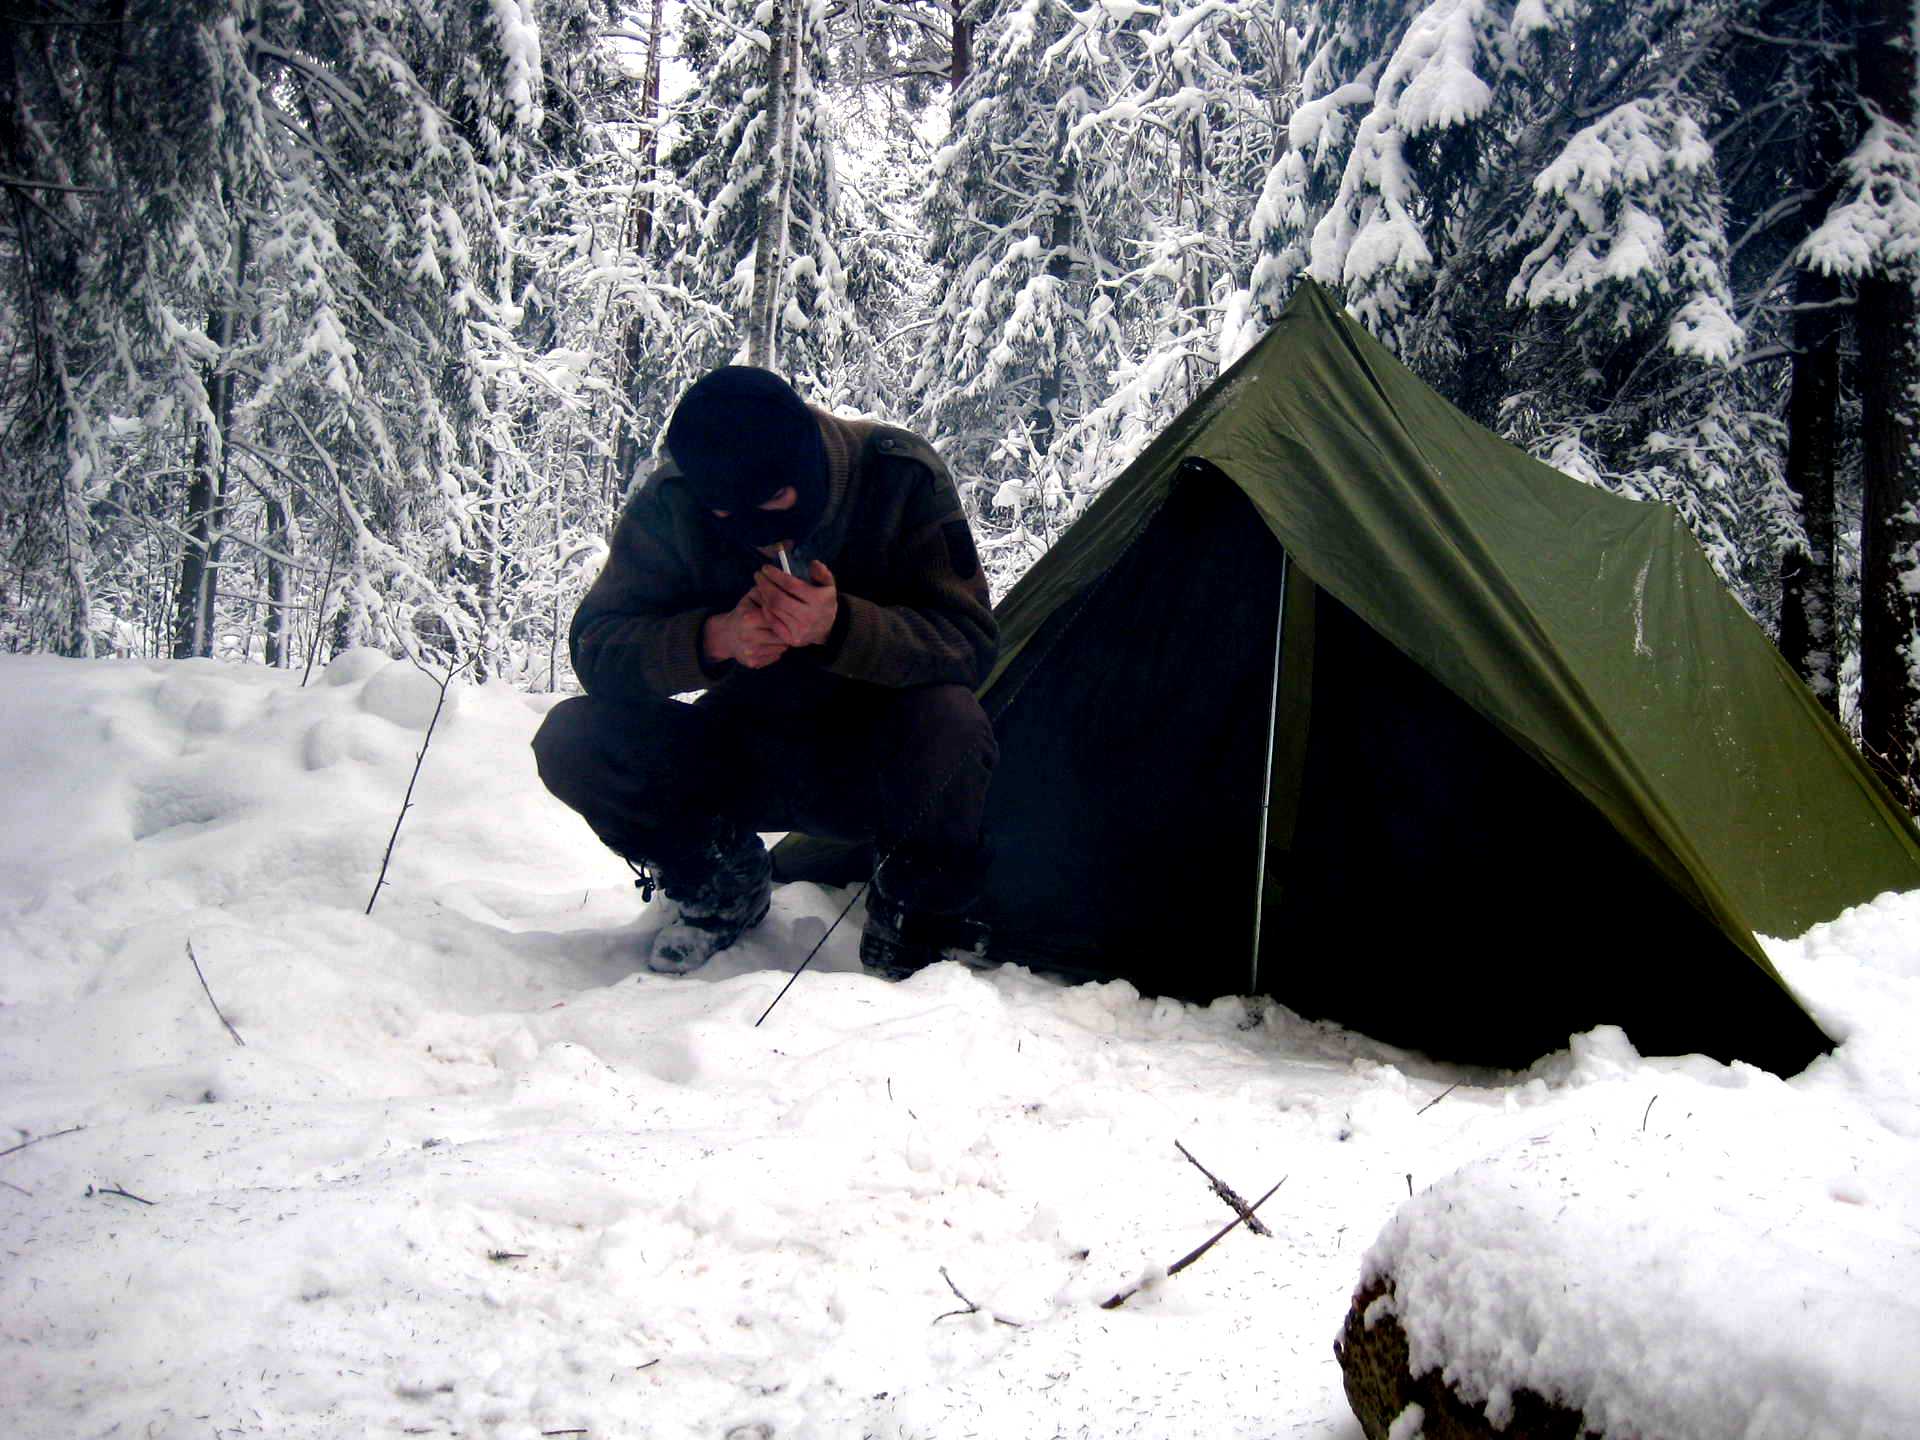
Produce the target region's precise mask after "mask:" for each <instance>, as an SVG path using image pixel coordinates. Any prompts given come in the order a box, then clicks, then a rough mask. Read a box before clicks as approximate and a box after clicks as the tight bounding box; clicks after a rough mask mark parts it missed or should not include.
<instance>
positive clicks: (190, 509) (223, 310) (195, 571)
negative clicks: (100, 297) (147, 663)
mask: <svg viewBox="0 0 1920 1440" xmlns="http://www.w3.org/2000/svg"><path fill="white" fill-rule="evenodd" d="M249 243H250V230H249V227H248V226H247V224H246V223H245V222H244V221H243V222H242V223H241V225H240V227H239V231H238V233H237V234H236V235H235V236H234V244H233V277H232V280H233V288H232V289H231V290H230V291H229V292H228V293H227V296H226V298H225V301H224V303H223V304H222V305H221V306H220V308H219V309H218V310H215V311H214V312H213V313H212V314H211V315H210V316H208V321H207V328H208V329H210V330H212V331H213V332H214V336H215V339H216V340H217V341H218V342H219V346H220V354H219V355H218V356H217V357H216V358H215V359H214V361H213V363H212V364H210V365H209V366H208V367H207V379H206V387H207V401H208V404H209V407H210V408H211V409H212V411H213V423H212V424H211V425H206V424H203V425H202V426H201V427H200V431H199V434H198V435H197V436H196V437H195V439H194V443H193V479H192V480H191V481H190V482H188V485H187V525H186V529H187V533H188V535H189V536H191V537H192V538H191V540H190V541H189V542H188V544H187V547H186V549H185V550H183V551H182V552H181V555H180V584H179V588H178V589H177V590H176V591H175V592H174V619H173V658H174V659H176V660H191V659H195V658H198V657H204V656H208V655H211V654H212V653H213V612H214V603H213V602H214V596H215V593H216V591H217V589H218V584H219V580H218V576H219V567H220V530H221V526H222V524H223V521H222V519H221V514H220V512H221V509H222V507H223V506H224V505H225V503H226V493H225V492H226V469H227V431H228V428H229V426H230V425H231V424H232V421H233V371H232V370H231V369H230V368H229V367H230V365H231V362H232V359H233V336H234V328H235V324H236V321H237V316H238V311H239V308H240V303H241V297H242V296H243V295H244V294H245V293H246V281H247V258H248V256H247V251H248V246H249Z"/></svg>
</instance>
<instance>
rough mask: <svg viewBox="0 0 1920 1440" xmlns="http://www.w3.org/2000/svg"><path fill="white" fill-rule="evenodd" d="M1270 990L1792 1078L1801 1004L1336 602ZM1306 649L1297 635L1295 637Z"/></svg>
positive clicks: (1322, 1003) (1499, 1058)
mask: <svg viewBox="0 0 1920 1440" xmlns="http://www.w3.org/2000/svg"><path fill="white" fill-rule="evenodd" d="M1314 614H1315V623H1314V630H1315V644H1314V650H1315V663H1314V667H1313V696H1312V703H1313V717H1312V723H1311V727H1310V731H1309V736H1308V741H1307V752H1306V757H1305V767H1304V785H1303V789H1302V793H1301V796H1300V812H1299V818H1298V823H1297V825H1296V829H1295V834H1294V840H1293V844H1292V846H1291V847H1290V851H1289V856H1288V869H1287V873H1286V884H1285V886H1284V887H1283V888H1282V890H1281V894H1280V897H1279V902H1278V904H1277V905H1276V906H1274V908H1273V909H1271V910H1270V911H1269V913H1268V925H1269V926H1270V927H1271V928H1272V934H1273V938H1271V939H1270V940H1269V941H1268V943H1267V944H1266V945H1265V946H1264V947H1263V949H1264V953H1263V955H1262V957H1261V958H1262V961H1263V964H1262V971H1261V978H1262V980H1263V982H1264V983H1265V985H1266V986H1267V987H1268V988H1269V990H1270V991H1271V992H1272V993H1273V994H1274V995H1276V996H1278V997H1281V998H1282V999H1284V1000H1285V1002H1286V1003H1287V1004H1288V1005H1290V1006H1292V1007H1293V1008H1294V1009H1297V1010H1299V1011H1300V1012H1302V1013H1303V1014H1305V1015H1308V1016H1312V1017H1316V1018H1325V1019H1332V1020H1337V1021H1339V1022H1340V1023H1342V1024H1344V1025H1348V1026H1351V1027H1353V1028H1354V1029H1357V1030H1362V1031H1365V1032H1366V1033H1367V1034H1369V1035H1373V1036H1376V1037H1377V1038H1379V1039H1382V1040H1387V1041H1390V1042H1394V1043H1398V1044H1403V1045H1408V1046H1412V1047H1414V1048H1417V1049H1421V1050H1425V1051H1427V1052H1429V1053H1431V1054H1434V1055H1437V1056H1442V1057H1447V1058H1461V1059H1468V1058H1470V1059H1474V1060H1477V1061H1480V1062H1482V1063H1492V1064H1504V1065H1512V1066H1522V1065H1525V1064H1527V1063H1528V1062H1529V1061H1531V1060H1532V1059H1534V1058H1535V1057H1537V1056H1539V1055H1541V1054H1543V1053H1545V1052H1546V1051H1549V1050H1553V1049H1557V1048H1559V1047H1560V1046H1563V1045H1565V1044H1566V1041H1567V1036H1568V1035H1570V1034H1572V1033H1575V1032H1577V1031H1581V1030H1586V1029H1590V1028H1592V1027H1593V1026H1595V1025H1602V1024H1610V1025H1619V1026H1622V1027H1623V1028H1625V1029H1626V1030H1627V1032H1628V1034H1629V1035H1630V1036H1631V1037H1632V1039H1633V1041H1634V1043H1635V1044H1636V1045H1637V1046H1639V1047H1640V1048H1641V1049H1642V1050H1643V1051H1646V1052H1647V1053H1649V1054H1684V1053H1688V1052H1692V1051H1699V1052H1704V1053H1706V1054H1709V1055H1713V1056H1716V1057H1717V1058H1720V1059H1723V1060H1724V1059H1731V1058H1734V1057H1736V1056H1737V1057H1739V1058H1743V1059H1747V1060H1750V1061H1753V1062H1754V1063H1756V1064H1761V1065H1766V1066H1768V1067H1769V1068H1773V1069H1777V1070H1780V1071H1782V1072H1783V1073H1791V1072H1792V1071H1794V1070H1798V1069H1800V1068H1801V1067H1802V1066H1804V1065H1806V1064H1807V1063H1808V1062H1809V1061H1810V1060H1812V1059H1813V1058H1814V1057H1815V1056H1816V1055H1818V1054H1819V1053H1820V1052H1821V1051H1822V1050H1823V1049H1824V1048H1825V1045H1826V1039H1825V1037H1824V1036H1823V1035H1822V1034H1821V1033H1820V1031H1819V1029H1818V1028H1817V1027H1816V1026H1815V1025H1814V1024H1813V1022H1812V1020H1811V1019H1809V1018H1808V1016H1807V1015H1806V1013H1805V1012H1804V1011H1802V1010H1801V1009H1800V1007H1799V1006H1797V1005H1796V1004H1794V1002H1793V1000H1792V999H1791V998H1790V997H1789V996H1788V995H1787V993H1786V992H1785V991H1784V990H1782V989H1781V988H1780V987H1779V986H1777V985H1775V984H1774V983H1773V981H1772V980H1771V979H1770V978H1769V977H1768V976H1767V975H1766V974H1765V973H1764V972H1763V971H1761V970H1760V969H1759V968H1758V967H1757V966H1755V965H1753V964H1752V963H1750V962H1749V961H1748V960H1747V959H1746V957H1745V955H1744V954H1743V953H1742V952H1741V951H1740V950H1739V949H1738V947H1736V946H1735V945H1734V943H1733V942H1732V941H1731V940H1730V939H1729V938H1728V937H1727V936H1726V935H1725V934H1724V933H1723V932H1722V931H1721V930H1720V929H1719V928H1718V927H1717V926H1715V925H1714V924H1713V923H1712V922H1711V921H1710V920H1708V919H1707V918H1706V916H1705V915H1703V914H1702V913H1701V912H1700V911H1698V910H1696V909H1694V907H1693V906H1692V905H1690V904H1688V903H1687V901H1686V900H1684V899H1683V898H1682V897H1681V896H1680V895H1679V894H1678V892H1676V891H1675V890H1674V889H1673V888H1672V887H1671V886H1670V885H1668V884H1667V883H1666V882H1665V880H1664V879H1663V878H1662V877H1661V876H1660V875H1659V874H1658V873H1657V872H1656V871H1655V870H1654V868H1653V866H1652V865H1651V864H1650V863H1649V862H1648V861H1647V860H1646V859H1645V858H1644V857H1643V856H1641V855H1640V854H1639V853H1638V852H1637V851H1636V850H1635V849H1634V848H1633V847H1632V846H1631V845H1629V844H1628V843H1627V842H1626V841H1625V840H1623V839H1622V838H1621V837H1620V836H1619V835H1618V834H1617V833H1616V832H1615V831H1614V829H1613V827H1612V826H1611V825H1609V824H1608V823H1607V822H1606V820H1605V818H1604V817H1603V816H1601V815H1600V814H1599V813H1598V812H1597V811H1595V810H1593V809H1592V808H1591V807H1590V806H1589V805H1587V804H1586V803H1585V802H1584V801H1583V800H1582V799H1581V798H1580V797H1579V796H1578V795H1577V794H1576V793H1575V792H1574V790H1573V789H1572V787H1570V786H1569V785H1567V784H1566V782H1565V781H1563V780H1561V779H1560V777H1559V776H1557V775H1555V774H1554V773H1553V772H1552V771H1550V770H1548V769H1547V768H1546V767H1545V766H1544V765H1542V764H1540V763H1539V762H1538V761H1537V760H1536V759H1534V758H1533V756H1531V755H1529V754H1528V753H1527V752H1526V751H1525V750H1523V749H1522V748H1521V747H1520V746H1519V745H1517V744H1515V743H1514V742H1513V740H1512V739H1510V738H1509V737H1508V736H1507V735H1505V734H1504V733H1503V732H1502V731H1500V730H1499V729H1498V728H1497V727H1496V726H1494V725H1493V724H1492V723H1491V722H1490V721H1488V720H1486V719H1485V718H1484V717H1483V716H1481V715H1480V714H1479V713H1478V712H1477V711H1475V710H1474V709H1473V708H1472V707H1471V706H1469V705H1468V704H1467V703H1466V702H1465V701H1463V700H1461V699H1460V698H1459V697H1458V696H1456V695H1455V694H1454V693H1453V692H1452V691H1451V690H1448V689H1447V688H1446V687H1445V686H1444V685H1442V684H1440V683H1439V682H1438V681H1437V680H1434V679H1433V678H1432V677H1431V676H1429V675H1428V674H1427V673H1426V672H1425V671H1424V670H1422V669H1421V668H1420V667H1419V666H1417V665H1415V664H1414V663H1413V662H1412V661H1411V660H1409V659H1407V658H1406V657H1405V656H1404V655H1402V654H1401V653H1400V652H1399V651H1398V650H1396V649H1395V648H1394V647H1393V646H1392V645H1390V644H1388V643H1387V642H1386V641H1385V640H1383V639H1381V637H1380V636H1379V635H1377V634H1375V633H1374V631H1373V630H1372V629H1370V628H1369V627H1368V626H1367V625H1366V623H1365V622H1364V621H1362V620H1360V619H1359V618H1358V617H1357V616H1356V615H1355V614H1354V613H1353V612H1352V611H1351V610H1349V609H1347V608H1346V606H1344V605H1342V604H1340V603H1339V602H1338V601H1337V600H1335V599H1333V597H1332V596H1330V595H1328V594H1326V593H1325V592H1324V591H1322V592H1321V593H1320V594H1319V595H1318V597H1317V598H1316V602H1315V605H1314ZM1289 643H1291V637H1289Z"/></svg>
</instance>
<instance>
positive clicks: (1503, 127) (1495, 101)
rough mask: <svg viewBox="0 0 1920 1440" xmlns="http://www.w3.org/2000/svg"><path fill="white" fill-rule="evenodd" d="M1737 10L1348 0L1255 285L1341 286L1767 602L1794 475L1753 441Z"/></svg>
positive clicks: (1458, 397)
mask: <svg viewBox="0 0 1920 1440" xmlns="http://www.w3.org/2000/svg"><path fill="white" fill-rule="evenodd" d="M1738 19H1739V13H1738V7H1736V6H1732V5H1728V4H1722V3H1718V0H1655V3H1649V4H1645V5H1636V6H1626V7H1622V6H1618V5H1612V4H1604V3H1589V0H1518V3H1503V0H1433V3H1430V4H1426V5H1423V6H1419V7H1402V6H1400V5H1398V4H1371V3H1364V0H1361V3H1349V4H1332V5H1329V6H1327V7H1326V8H1325V9H1324V11H1323V13H1322V15H1321V20H1320V25H1321V28H1320V30H1319V32H1318V33H1317V34H1316V36H1315V41H1316V44H1315V49H1314V54H1313V58H1312V60H1311V61H1310V62H1309V64H1308V67H1307V78H1306V91H1307V99H1306V101H1305V102H1304V103H1303V104H1302V105H1301V106H1300V107H1299V108H1298V109H1297V110H1296V111H1295V112H1294V116H1293V122H1292V127H1291V135H1290V139H1291V151H1290V153H1289V154H1288V155H1287V156H1286V157H1284V158H1283V160H1282V161H1281V163H1280V165H1279V166H1277V167H1276V168H1275V171H1274V173H1273V174H1272V175H1271V176H1270V177H1269V181H1268V185H1267V187H1266V190H1265V192H1264V193H1263V196H1262V200H1261V205H1260V208H1259V212H1258V214H1257V217H1256V221H1255V227H1256V232H1257V238H1258V239H1259V241H1260V244H1261V249H1262V257H1261V259H1260V261H1259V262H1258V263H1257V264H1256V267H1255V270H1254V272H1253V276H1252V284H1251V289H1252V294H1251V296H1250V300H1251V303H1252V305H1253V306H1254V308H1255V310H1256V312H1257V313H1262V314H1271V313H1272V311H1273V309H1274V307H1275V306H1276V305H1277V304H1278V303H1279V302H1280V300H1281V299H1282V298H1283V296H1284V295H1285V294H1286V293H1287V292H1288V291H1289V290H1290V289H1291V287H1292V284H1293V283H1294V282H1295V281H1296V280H1297V278H1298V277H1299V276H1300V275H1302V274H1309V273H1310V274H1312V275H1313V276H1314V277H1315V278H1317V279H1319V280H1321V281H1323V282H1324V283H1327V284H1330V285H1332V286H1334V287H1336V288H1338V289H1339V290H1341V291H1342V293H1344V294H1345V296H1346V297H1347V299H1348V302H1349V304H1351V305H1352V307H1353V308H1354V311H1355V313H1356V314H1357V315H1359V316H1360V317H1361V318H1362V319H1363V321H1365V322H1366V323H1367V324H1368V325H1369V326H1370V327H1371V328H1373V329H1375V330H1376V331H1377V332H1378V333H1379V334H1381V336H1382V337H1383V338H1384V339H1386V340H1387V341H1388V342H1389V343H1391V344H1393V345H1395V346H1396V347H1397V348H1398V349H1399V351H1400V353H1401V354H1402V355H1403V357H1404V358H1406V359H1407V360H1408V362H1409V363H1410V364H1412V365H1413V366H1414V368H1415V369H1416V370H1417V371H1419V372H1420V373H1421V374H1422V375H1423V377H1424V378H1426V379H1427V380H1428V381H1429V382H1430V383H1432V384H1434V385H1435V386H1436V387H1437V388H1439V389H1440V390H1441V391H1442V392H1443V393H1445V394H1446V395H1447V396H1448V397H1449V398H1450V399H1452V400H1453V401H1454V402H1455V403H1456V404H1459V405H1460V406H1461V407H1462V408H1463V409H1465V410H1466V411H1467V412H1468V413H1469V414H1471V415H1473V416H1474V417H1475V418H1477V419H1479V420H1481V421H1482V422H1484V423H1487V424H1491V425H1493V426H1495V427H1496V428H1498V429H1500V430H1502V431H1503V432H1504V433H1506V434H1507V435H1508V436H1509V437H1511V438H1513V439H1515V440H1516V441H1518V442H1519V443H1521V444H1523V445H1525V446H1527V447H1528V448H1529V449H1532V450H1533V451H1534V452H1535V453H1537V454H1540V455H1542V456H1544V457H1547V458H1549V459H1552V460H1554V461H1555V463H1559V464H1561V465H1563V466H1564V467H1565V468H1568V469H1570V470H1571V471H1573V472H1574V473H1576V474H1580V475H1582V476H1583V477H1584V478H1587V479H1590V480H1593V481H1595V482H1597V483H1604V484H1608V485H1612V486H1614V487H1616V488H1620V489H1622V490H1625V491H1628V492H1630V493H1633V494H1637V495H1640V496H1643V497H1648V498H1659V499H1663V500H1667V501H1669V502H1671V503H1673V504H1675V505H1676V506H1678V507H1679V508H1680V509H1681V510H1682V512H1683V513H1684V514H1685V515H1686V517H1687V519H1688V520H1689V522H1690V523H1691V524H1692V525H1693V526H1694V528H1695V531H1696V533H1697V534H1699V536H1700V538H1701V540H1702V542H1703V544H1705V545H1706V546H1707V548H1708V550H1709V552H1710V554H1711V555H1712V556H1713V558H1714V560H1715V561H1716V563H1717V564H1718V565H1719V566H1720V568H1721V570H1722V573H1723V574H1724V575H1725V576H1726V577H1727V578H1728V579H1729V581H1730V582H1732V583H1733V584H1734V585H1735V587H1736V589H1737V590H1739V591H1740V592H1741V593H1742V597H1743V599H1745V600H1747V601H1748V603H1749V604H1750V605H1752V606H1753V607H1754V608H1756V609H1762V610H1764V598H1765V597H1764V596H1763V595H1762V594H1760V593H1759V592H1758V591H1757V590H1756V587H1755V585H1754V584H1753V583H1751V581H1752V580H1753V574H1752V573H1751V572H1750V569H1749V567H1748V565H1747V562H1746V560H1745V556H1746V555H1747V553H1748V552H1749V550H1750V549H1751V548H1752V546H1751V543H1750V542H1751V541H1752V538H1753V537H1752V536H1751V535H1750V532H1751V530H1752V528H1753V524H1754V519H1755V517H1756V516H1766V515H1769V514H1772V513H1774V509H1771V508H1769V507H1768V506H1766V505H1764V504H1763V503H1762V502H1763V500H1764V498H1765V497H1766V496H1767V495H1769V494H1770V493H1773V492H1774V491H1775V490H1776V489H1777V488H1778V487H1777V485H1776V479H1777V476H1776V474H1775V473H1774V472H1773V471H1770V470H1769V469H1767V468H1766V467H1764V466H1763V467H1761V468H1759V469H1758V470H1756V469H1755V467H1753V466H1752V465H1751V464H1750V463H1749V457H1750V453H1753V452H1750V451H1749V450H1748V449H1747V447H1748V446H1749V445H1750V444H1751V443H1753V442H1754V441H1755V440H1759V441H1761V442H1766V441H1767V439H1768V437H1769V436H1771V435H1772V434H1773V433H1774V430H1773V427H1774V425H1775V423H1776V422H1775V420H1774V418H1773V416H1772V414H1771V405H1770V399H1769V397H1767V396H1766V395H1765V394H1764V393H1762V391H1761V390H1760V389H1759V388H1758V387H1756V385H1755V383H1754V382H1753V380H1752V378H1751V377H1747V376H1743V375H1742V374H1741V373H1740V370H1739V365H1738V362H1739V360H1740V357H1741V355H1742V353H1743V351H1744V350H1745V348H1746V336H1745V332H1744V331H1743V329H1742V328H1741V325H1740V323H1739V320H1738V318H1737V317H1736V315H1735V313H1734V306H1733V297H1732V291H1731V287H1730V284H1729V280H1728V273H1727V272H1728V241H1727V229H1728V218H1727V209H1726V201H1725V198H1724V196H1723V194H1722V187H1721V178H1720V169H1719V165H1718V161H1717V156H1716V154H1715V151H1714V147H1713V145H1712V143H1711V142H1710V139H1709V136H1710V134H1711V133H1712V129H1713V126H1714V125H1715V123H1716V121H1717V120H1718V119H1723V118H1725V114H1726V108H1727V107H1726V96H1725V90H1724V86H1723V85H1722V83H1721V72H1722V69H1723V65H1724V53H1725V49H1726V47H1727V45H1728V44H1729V43H1730V40H1731V37H1732V35H1733V32H1734V30H1735V28H1736V23H1737V21H1738ZM1757 453H1759V454H1761V455H1763V456H1764V455H1770V454H1772V453H1774V452H1773V446H1772V445H1771V444H1769V443H1762V444H1761V445H1760V448H1759V450H1758V452H1757ZM1775 470H1777V467H1775ZM1768 573H1770V572H1768Z"/></svg>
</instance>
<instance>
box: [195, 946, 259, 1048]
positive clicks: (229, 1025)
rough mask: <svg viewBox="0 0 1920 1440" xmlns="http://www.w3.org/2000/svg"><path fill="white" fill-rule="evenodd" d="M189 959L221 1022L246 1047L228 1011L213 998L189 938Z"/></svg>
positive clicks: (234, 1038)
mask: <svg viewBox="0 0 1920 1440" xmlns="http://www.w3.org/2000/svg"><path fill="white" fill-rule="evenodd" d="M187 959H189V960H191V961H193V973H194V974H196V975H198V976H199V977H200V988H201V989H202V990H205V991H206V992H207V1003H208V1004H209V1005H211V1006H213V1013H214V1014H216V1015H218V1016H219V1017H220V1023H221V1024H222V1025H224V1026H226V1027H227V1034H229V1035H231V1036H233V1043H234V1044H236V1045H239V1046H242V1047H244V1046H245V1045H246V1043H247V1042H246V1041H244V1040H242V1039H241V1038H240V1032H239V1031H238V1030H236V1029H234V1028H233V1021H231V1020H229V1019H227V1012H226V1011H224V1010H222V1009H221V1008H220V1002H219V1001H218V1000H216V999H214V998H213V987H212V986H210V985H208V984H207V974H206V971H204V970H202V969H201V968H200V957H199V956H198V955H195V954H194V953H193V940H192V938H191V937H189V938H188V940H187Z"/></svg>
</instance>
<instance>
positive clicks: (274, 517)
mask: <svg viewBox="0 0 1920 1440" xmlns="http://www.w3.org/2000/svg"><path fill="white" fill-rule="evenodd" d="M266 502H267V664H268V665H269V666H271V667H273V668H274V669H278V670H284V669H286V668H287V667H288V666H290V665H292V664H293V573H292V570H291V568H290V567H289V566H288V564H287V562H286V561H285V560H283V559H281V558H280V557H281V556H283V555H285V556H291V555H292V554H293V520H292V516H291V514H290V513H289V511H288V508H287V504H286V502H285V501H284V500H282V499H281V498H280V497H279V496H278V495H274V494H268V495H267V496H266Z"/></svg>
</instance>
